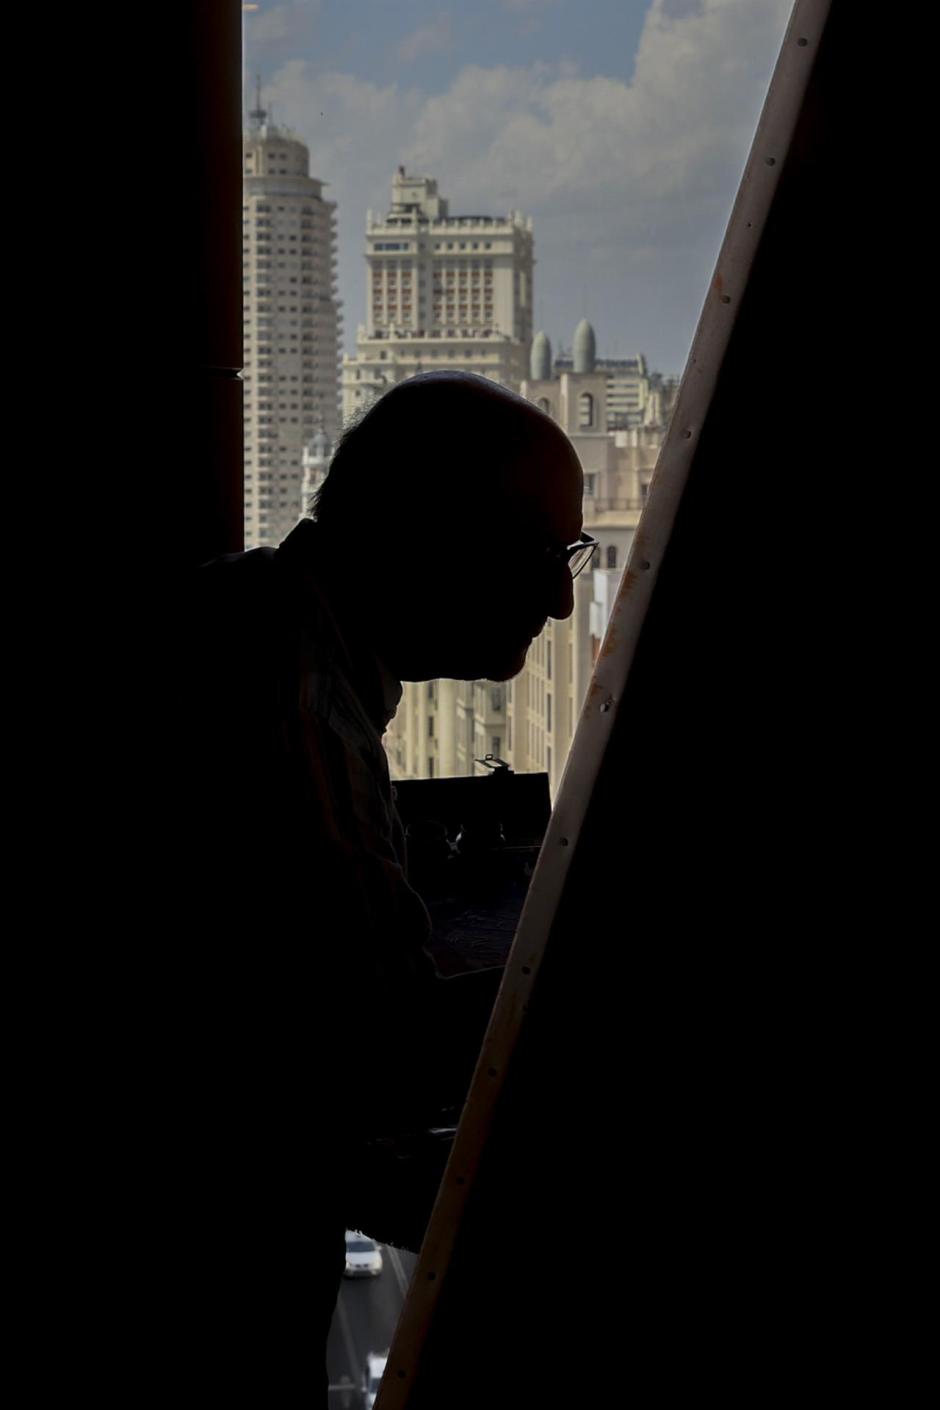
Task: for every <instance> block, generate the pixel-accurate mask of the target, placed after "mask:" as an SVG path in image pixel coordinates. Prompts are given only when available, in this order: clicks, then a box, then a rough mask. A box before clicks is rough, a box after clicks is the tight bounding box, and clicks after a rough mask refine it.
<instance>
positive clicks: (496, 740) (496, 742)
mask: <svg viewBox="0 0 940 1410" xmlns="http://www.w3.org/2000/svg"><path fill="white" fill-rule="evenodd" d="M490 743H491V745H492V746H493V747H492V749H491V750H490V753H491V754H495V756H496V758H497V759H500V758H502V753H503V737H502V735H501V734H494V735H493V736H492V738H491V739H490Z"/></svg>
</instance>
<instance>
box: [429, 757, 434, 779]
mask: <svg viewBox="0 0 940 1410" xmlns="http://www.w3.org/2000/svg"><path fill="white" fill-rule="evenodd" d="M433 777H434V760H433V759H432V758H431V756H430V755H428V778H433Z"/></svg>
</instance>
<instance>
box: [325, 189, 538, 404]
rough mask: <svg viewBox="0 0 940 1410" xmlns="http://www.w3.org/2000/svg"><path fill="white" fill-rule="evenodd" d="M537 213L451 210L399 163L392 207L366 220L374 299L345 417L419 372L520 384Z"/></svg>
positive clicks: (347, 373)
mask: <svg viewBox="0 0 940 1410" xmlns="http://www.w3.org/2000/svg"><path fill="white" fill-rule="evenodd" d="M532 248H533V247H532V220H531V218H526V217H525V216H523V215H522V214H521V213H520V212H519V211H512V212H510V213H509V214H508V215H507V216H505V217H500V216H492V215H451V214H450V213H449V208H448V202H447V201H446V200H445V199H444V197H443V196H441V195H439V194H438V189H437V182H436V181H434V180H433V179H432V178H431V177H428V176H409V175H408V174H407V173H406V171H405V168H404V167H399V168H398V171H397V172H396V174H395V176H394V178H393V180H392V203H391V206H390V208H389V210H388V213H387V214H386V215H384V216H381V217H379V218H375V217H374V216H373V214H372V212H371V211H370V212H369V213H368V215H367V218H366V264H367V267H368V274H367V279H368V303H367V314H366V322H365V323H364V324H362V325H360V327H359V330H358V335H357V339H356V353H355V356H353V357H349V356H347V357H346V358H344V360H343V376H342V384H343V394H342V399H343V419H344V421H348V420H351V419H352V418H353V417H354V416H355V415H356V414H357V413H358V412H360V411H362V410H363V409H364V408H365V407H366V406H368V405H369V403H370V402H371V401H373V400H374V399H375V398H376V397H378V396H381V394H382V393H383V392H384V391H386V390H387V389H388V387H390V386H393V385H394V384H395V383H396V382H401V381H403V380H404V379H405V378H406V377H411V376H413V375H414V374H415V373H416V372H429V371H432V370H435V369H439V368H458V369H460V370H462V371H465V372H476V373H478V374H479V375H480V376H482V377H490V378H492V379H493V380H494V381H496V382H501V383H502V384H503V385H504V386H507V387H511V388H512V389H513V390H514V391H518V390H519V385H520V383H521V382H522V380H523V378H524V377H525V375H526V371H527V367H528V352H529V344H530V342H531V339H532V275H533V268H534V264H535V260H534V257H533V253H532Z"/></svg>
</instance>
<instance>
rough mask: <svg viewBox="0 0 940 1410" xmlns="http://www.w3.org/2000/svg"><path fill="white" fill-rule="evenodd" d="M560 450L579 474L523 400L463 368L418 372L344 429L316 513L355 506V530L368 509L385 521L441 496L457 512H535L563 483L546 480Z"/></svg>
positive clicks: (347, 512) (562, 444) (423, 511)
mask: <svg viewBox="0 0 940 1410" xmlns="http://www.w3.org/2000/svg"><path fill="white" fill-rule="evenodd" d="M562 459H566V460H567V461H568V462H569V470H568V478H569V479H571V477H572V476H573V475H576V476H577V478H578V479H579V480H580V467H579V466H578V463H577V458H576V456H575V455H574V452H573V450H572V448H571V446H570V443H569V441H568V439H567V437H566V436H565V435H564V434H563V433H562V431H561V430H560V429H559V428H558V427H557V426H556V425H555V423H554V421H552V420H551V419H550V418H549V417H548V416H546V415H544V413H543V412H541V411H539V410H538V408H537V407H534V406H533V405H532V404H531V403H530V402H527V401H525V400H524V399H523V398H522V397H519V396H516V395H515V393H514V392H510V391H508V390H507V389H506V388H505V387H501V386H499V385H497V384H496V383H495V382H490V381H489V380H488V379H487V378H485V377H477V376H475V375H474V374H473V373H470V372H424V373H420V374H419V375H418V376H417V377H410V378H409V379H408V380H407V381H405V382H400V383H398V384H397V385H396V386H394V387H392V388H391V389H390V390H389V391H388V392H386V393H385V395H384V396H383V397H381V398H380V400H378V401H377V402H375V403H374V404H373V405H372V406H371V407H370V408H369V410H368V411H367V412H366V413H365V415H364V416H363V417H362V418H361V419H360V420H359V421H358V422H356V424H355V425H354V426H352V427H351V428H350V429H349V430H348V431H347V432H346V433H345V435H344V436H343V438H342V440H341V442H340V445H339V447H338V449H337V452H336V454H335V456H334V457H333V462H332V464H331V466H330V471H329V474H328V476H327V479H326V482H325V484H324V485H323V488H322V489H321V490H320V492H319V494H318V495H317V499H316V507H315V514H316V518H317V519H318V520H319V521H320V522H321V523H324V524H328V523H330V522H331V521H333V522H334V523H335V522H336V521H337V516H342V518H343V519H346V518H347V516H353V518H354V520H355V522H356V525H357V528H358V530H359V531H360V532H362V531H363V530H366V529H367V527H368V521H369V520H371V519H374V520H375V522H376V523H377V525H378V526H379V527H380V528H381V529H382V530H383V531H387V529H388V527H389V526H390V525H391V524H394V523H398V522H400V521H402V520H403V521H404V522H406V523H409V524H415V523H423V522H425V521H426V520H427V519H428V518H430V519H432V520H434V521H437V519H438V516H439V514H440V512H441V510H443V509H445V508H446V507H447V505H448V504H449V503H452V504H453V507H454V509H455V510H458V512H459V515H460V519H461V522H464V521H465V518H466V516H467V514H468V512H470V513H472V511H473V508H474V506H479V505H481V504H486V505H487V506H492V508H493V509H496V508H497V507H499V508H500V509H503V508H508V507H509V506H510V505H511V506H512V508H513V510H514V511H515V510H516V509H518V510H519V511H520V512H522V513H523V514H525V513H527V512H528V513H530V514H531V513H538V509H539V502H540V500H541V499H542V498H544V497H545V495H546V494H548V495H549V496H550V497H551V496H552V494H553V493H554V492H555V491H556V490H559V489H560V488H561V487H560V486H558V485H554V484H546V483H545V480H546V477H547V476H549V475H551V474H552V472H553V471H555V472H557V470H558V467H559V461H560V460H562ZM578 494H579V496H580V484H579V486H578ZM486 512H487V514H488V513H490V512H492V510H487V511H486ZM454 527H456V525H455V526H454Z"/></svg>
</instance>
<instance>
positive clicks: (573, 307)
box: [267, 0, 790, 370]
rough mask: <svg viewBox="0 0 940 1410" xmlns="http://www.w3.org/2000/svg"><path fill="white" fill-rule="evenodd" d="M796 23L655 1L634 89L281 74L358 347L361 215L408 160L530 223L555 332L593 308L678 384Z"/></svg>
mask: <svg viewBox="0 0 940 1410" xmlns="http://www.w3.org/2000/svg"><path fill="white" fill-rule="evenodd" d="M789 9H790V5H789V0H759V3H758V0H700V3H696V0H654V4H653V5H652V7H651V9H650V12H649V14H648V16H647V21H646V25H645V28H644V31H643V34H642V37H641V40H640V45H639V49H638V52H637V56H636V63H635V68H634V73H633V77H632V80H630V81H627V80H625V79H623V80H622V79H617V78H611V77H581V76H579V75H578V74H577V72H576V71H575V70H574V68H573V67H572V66H571V65H568V66H547V65H544V64H534V65H531V66H529V67H527V68H509V67H494V68H481V67H476V66H468V67H466V68H464V69H463V70H462V71H461V72H460V73H459V74H458V75H457V76H456V78H455V79H454V80H453V82H452V83H451V84H450V86H449V87H448V88H447V90H446V91H445V92H442V93H439V94H435V95H431V96H429V95H427V94H423V93H420V92H418V91H417V90H415V89H409V88H403V87H400V86H399V85H397V84H391V85H388V86H387V87H379V86H376V85H374V84H371V83H367V82H364V81H363V80H360V79H357V78H354V77H352V76H351V75H348V74H336V73H334V74H326V75H314V74H313V73H312V72H311V71H310V70H309V69H308V67H307V66H306V65H305V64H302V63H293V64H287V65H285V66H284V67H283V68H282V69H281V70H280V71H279V73H278V74H277V76H276V77H275V80H274V81H273V82H272V83H271V84H270V85H269V88H268V90H267V91H268V93H269V94H270V97H271V98H272V99H274V101H275V103H276V108H277V111H278V113H279V114H280V115H281V117H283V118H284V119H285V120H287V121H290V122H292V123H293V124H294V126H295V127H297V128H298V129H299V130H300V131H301V133H302V135H303V136H304V137H305V139H306V140H307V141H308V143H309V145H310V148H311V168H312V171H313V174H315V175H317V176H321V177H323V178H325V179H327V180H328V181H330V182H331V183H332V188H331V194H332V195H333V196H334V197H335V198H336V199H337V200H338V203H339V219H340V230H341V258H340V277H341V281H342V283H343V294H344V297H345V298H346V299H347V304H348V306H347V311H346V312H347V333H352V334H354V332H355V324H356V322H357V321H358V320H359V318H360V317H361V316H362V313H361V311H362V308H363V299H364V284H365V279H364V265H363V261H362V247H363V227H364V216H365V210H366V207H367V206H371V207H373V208H375V209H377V210H378V209H382V208H384V206H385V205H386V203H387V200H388V193H389V186H390V181H391V176H392V173H393V171H394V169H395V166H396V165H397V164H398V162H400V161H403V162H405V163H406V164H407V165H408V166H409V168H410V169H414V170H420V171H423V172H426V173H427V174H429V175H433V176H436V177H437V178H438V181H439V182H440V188H441V191H442V193H443V194H445V195H447V196H449V198H450V200H451V209H452V210H453V211H455V212H459V211H460V210H461V209H463V210H484V211H492V212H494V213H501V212H504V211H506V210H508V209H510V208H519V209H521V210H523V211H525V212H526V213H528V214H531V215H532V216H533V217H534V223H535V240H536V256H537V259H538V270H537V274H536V309H537V316H541V314H542V312H543V311H544V318H545V321H546V322H548V323H549V324H550V325H551V326H550V328H549V331H550V332H553V333H554V334H555V335H556V336H557V334H558V333H564V334H565V336H567V333H568V325H569V324H570V325H571V326H573V325H574V323H575V322H576V321H577V317H579V316H580V313H581V312H582V311H583V309H584V305H585V303H586V304H587V311H588V314H589V316H591V317H592V318H594V319H595V321H596V322H597V325H598V335H599V339H600V343H601V346H604V345H605V341H607V342H608V343H609V342H610V341H611V340H613V339H614V338H615V337H618V338H620V340H621V343H622V345H623V346H624V347H629V348H638V347H643V349H644V350H646V351H647V352H648V353H649V354H650V355H651V356H654V357H659V358H660V360H661V361H664V362H665V364H666V367H667V370H673V369H676V364H677V361H681V358H682V357H683V356H684V351H685V347H686V346H687V341H688V337H689V335H690V333H691V329H692V327H693V326H694V322H695V319H696V317H697V315H698V312H699V307H700V305H701V299H702V296H703V294H704V291H705V287H706V285H707V281H708V278H709V275H710V273H711V266H712V263H713V261H714V257H715V254H716V252H717V248H718V243H719V241H720V238H721V235H722V233H723V229H724V224H725V222H726V219H727V215H728V212H729V211H730V207H731V202H732V200H733V197H734V193H735V189H736V186H737V181H738V178H739V176H740V172H741V169H742V167H743V164H744V160H745V157H746V155H747V150H748V146H749V143H750V139H751V136H752V134H753V130H754V124H755V121H756V118H757V114H758V112H759V108H760V104H761V101H762V99H763V95H764V92H765V90H766V84H767V80H768V78H769V75H770V72H771V69H772V66H773V62H774V59H775V57H776V52H777V49H778V48H779V41H780V38H781V36H782V33H783V29H784V25H785V22H786V18H787V15H788V13H789ZM624 66H625V67H626V63H625V65H624ZM585 291H586V293H585ZM605 320H606V321H605ZM615 325H616V327H615Z"/></svg>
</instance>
